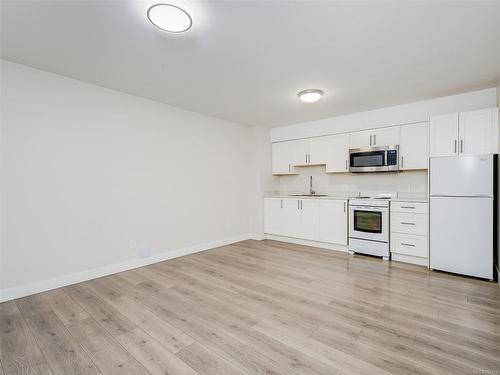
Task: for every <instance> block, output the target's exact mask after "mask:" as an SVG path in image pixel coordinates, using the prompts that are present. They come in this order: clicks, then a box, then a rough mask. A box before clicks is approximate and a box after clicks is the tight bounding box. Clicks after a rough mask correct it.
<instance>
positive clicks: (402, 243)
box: [401, 242, 415, 247]
mask: <svg viewBox="0 0 500 375" xmlns="http://www.w3.org/2000/svg"><path fill="white" fill-rule="evenodd" d="M401 245H403V246H411V247H415V245H414V244H411V243H404V242H401Z"/></svg>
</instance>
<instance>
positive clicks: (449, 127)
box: [429, 113, 458, 157]
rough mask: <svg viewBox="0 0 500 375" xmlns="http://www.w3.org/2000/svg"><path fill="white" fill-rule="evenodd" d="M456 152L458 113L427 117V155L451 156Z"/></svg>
mask: <svg viewBox="0 0 500 375" xmlns="http://www.w3.org/2000/svg"><path fill="white" fill-rule="evenodd" d="M457 153H458V113H452V114H450V115H443V116H433V117H431V118H430V119H429V156H431V157H433V156H453V155H457Z"/></svg>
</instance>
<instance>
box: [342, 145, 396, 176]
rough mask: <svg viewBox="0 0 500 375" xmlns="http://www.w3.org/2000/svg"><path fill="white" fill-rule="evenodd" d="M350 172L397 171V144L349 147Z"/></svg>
mask: <svg viewBox="0 0 500 375" xmlns="http://www.w3.org/2000/svg"><path fill="white" fill-rule="evenodd" d="M349 171H350V172H398V171H399V145H393V146H377V147H363V148H351V149H350V150H349Z"/></svg>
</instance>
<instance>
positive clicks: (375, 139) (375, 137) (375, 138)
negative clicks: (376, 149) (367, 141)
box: [373, 134, 377, 146]
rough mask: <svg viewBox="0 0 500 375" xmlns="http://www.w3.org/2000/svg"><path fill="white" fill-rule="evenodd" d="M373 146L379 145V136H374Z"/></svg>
mask: <svg viewBox="0 0 500 375" xmlns="http://www.w3.org/2000/svg"><path fill="white" fill-rule="evenodd" d="M373 145H374V146H376V145H377V134H373Z"/></svg>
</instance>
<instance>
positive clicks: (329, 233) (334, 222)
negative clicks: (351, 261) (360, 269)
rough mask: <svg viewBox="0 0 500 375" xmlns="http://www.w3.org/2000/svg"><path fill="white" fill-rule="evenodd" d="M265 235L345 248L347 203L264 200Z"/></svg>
mask: <svg viewBox="0 0 500 375" xmlns="http://www.w3.org/2000/svg"><path fill="white" fill-rule="evenodd" d="M264 232H265V233H266V234H274V235H278V236H286V237H293V238H299V239H304V240H311V241H321V242H327V243H334V244H340V245H347V200H336V199H335V200H334V199H295V198H264Z"/></svg>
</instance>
